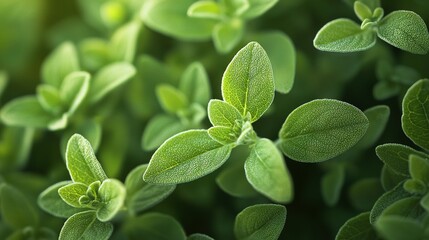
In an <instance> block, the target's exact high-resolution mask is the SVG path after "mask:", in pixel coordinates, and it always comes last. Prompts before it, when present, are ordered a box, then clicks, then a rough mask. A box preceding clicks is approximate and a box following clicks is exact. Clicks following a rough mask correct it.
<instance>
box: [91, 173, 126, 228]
mask: <svg viewBox="0 0 429 240" xmlns="http://www.w3.org/2000/svg"><path fill="white" fill-rule="evenodd" d="M125 196H126V190H125V186H124V185H123V184H122V183H121V182H120V181H118V180H116V179H106V180H104V181H103V182H102V183H101V186H100V188H99V189H98V197H99V198H100V201H101V202H102V203H103V205H102V207H101V208H100V209H98V210H97V219H98V220H100V221H102V222H107V221H109V220H111V219H112V218H113V217H114V216H115V215H116V214H117V213H118V211H119V210H120V209H121V208H122V207H123V205H124V201H125Z"/></svg>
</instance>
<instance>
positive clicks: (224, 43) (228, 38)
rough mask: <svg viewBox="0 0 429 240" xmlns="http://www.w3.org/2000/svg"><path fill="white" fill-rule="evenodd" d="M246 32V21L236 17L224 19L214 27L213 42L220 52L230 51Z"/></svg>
mask: <svg viewBox="0 0 429 240" xmlns="http://www.w3.org/2000/svg"><path fill="white" fill-rule="evenodd" d="M243 33H244V23H243V21H242V20H241V19H238V18H235V19H231V20H229V21H222V22H220V23H218V24H216V26H215V27H214V29H213V35H212V38H213V42H214V45H215V47H216V50H217V51H218V52H220V53H228V52H230V51H231V50H232V49H234V47H235V46H237V44H238V43H239V42H240V40H241V39H242V37H243Z"/></svg>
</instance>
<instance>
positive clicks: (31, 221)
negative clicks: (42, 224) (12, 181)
mask: <svg viewBox="0 0 429 240" xmlns="http://www.w3.org/2000/svg"><path fill="white" fill-rule="evenodd" d="M0 203H1V204H0V210H1V211H0V213H1V217H2V221H4V223H6V224H7V225H9V226H10V227H11V228H13V229H20V228H25V227H28V226H33V227H35V226H37V224H38V222H39V216H38V215H37V212H36V209H34V207H33V206H32V205H31V204H30V202H29V200H28V199H27V197H26V196H25V195H24V194H23V193H22V192H20V191H19V190H18V189H16V188H14V187H12V186H10V185H7V184H2V185H0Z"/></svg>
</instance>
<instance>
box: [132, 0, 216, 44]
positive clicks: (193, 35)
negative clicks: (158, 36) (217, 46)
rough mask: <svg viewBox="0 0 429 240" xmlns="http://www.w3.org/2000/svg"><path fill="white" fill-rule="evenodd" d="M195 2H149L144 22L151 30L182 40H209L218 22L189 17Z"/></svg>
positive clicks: (143, 17)
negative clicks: (189, 11)
mask: <svg viewBox="0 0 429 240" xmlns="http://www.w3.org/2000/svg"><path fill="white" fill-rule="evenodd" d="M194 2H195V1H194V0H147V1H146V2H145V3H144V5H143V7H142V11H141V14H140V16H141V18H142V20H143V22H144V23H145V24H146V25H147V26H149V27H150V28H152V29H154V30H156V31H158V32H160V33H163V34H165V35H168V36H170V37H174V38H177V39H180V40H188V41H189V40H194V41H197V40H206V39H209V38H210V36H211V33H212V29H213V27H214V25H215V24H216V22H217V21H215V20H212V19H201V18H192V17H188V15H187V11H188V8H189V7H190V6H191V5H192V4H193V3H194Z"/></svg>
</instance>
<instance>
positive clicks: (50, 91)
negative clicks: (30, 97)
mask: <svg viewBox="0 0 429 240" xmlns="http://www.w3.org/2000/svg"><path fill="white" fill-rule="evenodd" d="M36 97H37V100H38V101H39V103H40V106H42V108H43V109H44V110H45V111H47V112H50V113H52V114H54V115H57V114H60V113H61V112H62V110H63V102H62V100H61V96H60V92H59V91H58V89H56V88H55V87H53V86H51V85H48V84H41V85H39V86H37V95H36Z"/></svg>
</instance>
